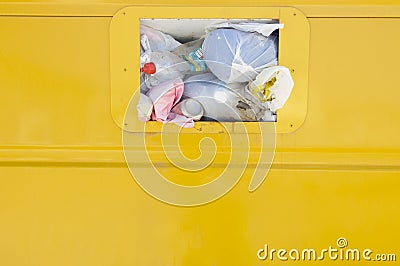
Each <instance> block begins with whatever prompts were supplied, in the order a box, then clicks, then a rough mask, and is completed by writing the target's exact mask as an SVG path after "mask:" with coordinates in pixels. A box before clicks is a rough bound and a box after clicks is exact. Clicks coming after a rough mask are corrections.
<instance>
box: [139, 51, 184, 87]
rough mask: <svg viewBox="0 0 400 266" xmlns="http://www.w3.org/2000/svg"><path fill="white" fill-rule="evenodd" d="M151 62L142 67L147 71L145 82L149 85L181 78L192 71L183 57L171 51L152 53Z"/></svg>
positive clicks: (142, 69)
mask: <svg viewBox="0 0 400 266" xmlns="http://www.w3.org/2000/svg"><path fill="white" fill-rule="evenodd" d="M149 59H150V60H149V61H150V62H148V63H145V64H144V65H143V67H142V68H141V69H140V71H141V72H143V73H145V74H146V75H145V82H146V85H147V86H148V87H153V86H156V85H158V84H160V83H162V82H164V81H167V80H171V79H175V78H181V79H183V77H184V76H185V75H186V74H187V73H190V65H189V63H188V62H187V61H185V60H184V59H183V58H181V57H179V56H177V55H175V54H173V53H171V52H169V51H160V52H153V53H151V54H150V58H149Z"/></svg>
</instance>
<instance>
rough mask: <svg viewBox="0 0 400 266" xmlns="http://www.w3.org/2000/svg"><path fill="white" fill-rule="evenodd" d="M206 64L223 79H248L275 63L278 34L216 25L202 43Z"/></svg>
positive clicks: (245, 80)
mask: <svg viewBox="0 0 400 266" xmlns="http://www.w3.org/2000/svg"><path fill="white" fill-rule="evenodd" d="M203 52H204V59H205V61H206V63H207V66H208V68H209V69H210V70H211V72H213V74H214V75H215V76H217V77H218V78H219V79H220V80H222V81H224V82H225V83H228V84H230V83H236V82H249V81H252V80H254V78H255V77H256V76H257V75H258V74H259V73H260V72H261V71H262V70H263V69H265V68H267V67H270V66H275V65H277V63H278V36H277V34H275V33H273V34H271V35H269V36H268V37H265V36H263V35H261V34H259V33H255V32H244V31H240V30H236V29H216V30H213V31H211V32H209V33H208V34H207V36H206V38H205V40H204V43H203Z"/></svg>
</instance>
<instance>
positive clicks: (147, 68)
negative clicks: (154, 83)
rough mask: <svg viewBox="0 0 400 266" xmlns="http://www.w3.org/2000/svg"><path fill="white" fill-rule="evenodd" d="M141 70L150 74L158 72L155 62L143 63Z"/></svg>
mask: <svg viewBox="0 0 400 266" xmlns="http://www.w3.org/2000/svg"><path fill="white" fill-rule="evenodd" d="M140 71H141V72H143V73H145V74H148V75H150V74H154V73H156V65H155V64H154V63H153V62H150V63H146V64H144V65H143V67H142V68H141V69H140Z"/></svg>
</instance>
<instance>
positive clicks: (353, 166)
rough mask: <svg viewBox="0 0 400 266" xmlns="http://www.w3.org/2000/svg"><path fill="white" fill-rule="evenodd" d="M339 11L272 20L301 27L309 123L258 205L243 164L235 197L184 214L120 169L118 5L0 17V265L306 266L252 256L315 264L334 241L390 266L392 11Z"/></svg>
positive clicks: (397, 180)
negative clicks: (113, 65)
mask: <svg viewBox="0 0 400 266" xmlns="http://www.w3.org/2000/svg"><path fill="white" fill-rule="evenodd" d="M184 2H185V1H180V2H179V1H175V2H174V3H175V4H183V3H184ZM211 2H213V4H215V5H218V3H215V2H214V1H201V2H200V1H197V2H192V4H198V5H201V4H209V3H211ZM239 2H240V3H239ZM346 2H347V1H338V2H336V3H335V5H334V6H332V5H330V4H331V1H298V2H295V1H286V2H283V3H282V4H280V5H291V6H295V7H296V8H298V9H300V10H301V11H302V12H303V13H304V14H305V16H306V17H307V18H308V21H309V25H310V54H309V86H308V99H307V101H308V104H307V105H308V107H307V115H306V118H305V121H304V123H303V124H302V125H301V126H300V127H299V128H298V129H297V130H296V131H294V132H292V133H290V134H278V135H277V143H276V145H277V154H276V156H275V159H274V163H273V165H272V169H271V171H270V173H269V175H268V177H267V179H266V181H265V182H264V183H263V184H262V186H261V187H260V188H259V189H258V190H256V191H255V192H253V193H249V192H248V190H247V187H248V183H249V180H250V174H251V172H252V167H254V162H255V159H254V158H253V159H251V160H250V165H249V168H248V169H247V170H246V172H245V174H244V176H243V178H242V179H241V181H240V182H239V184H238V185H237V186H236V187H235V188H234V189H233V190H232V191H231V192H229V193H228V194H227V195H226V196H224V197H223V198H221V199H219V200H217V201H215V202H213V203H211V204H207V205H204V206H200V207H193V208H183V207H175V206H171V205H167V204H164V203H162V202H159V201H157V200H156V199H154V198H152V197H150V196H149V195H148V194H146V193H145V192H144V191H143V190H141V189H140V187H139V186H138V185H137V184H136V183H135V182H134V180H133V179H132V177H131V175H130V173H129V171H128V169H127V167H126V164H125V161H124V156H123V152H122V146H121V145H122V140H121V135H122V133H121V129H120V128H119V127H118V126H117V125H116V124H115V123H114V121H113V118H112V113H111V112H112V111H111V88H110V32H109V27H110V23H111V20H112V16H113V15H114V14H115V13H116V12H117V10H119V9H120V8H122V7H124V6H126V5H128V4H110V5H108V4H95V2H92V3H88V4H85V5H76V4H73V3H71V4H57V3H54V4H50V5H47V4H43V3H42V4H13V3H7V4H4V3H3V4H0V32H1V35H2V38H1V42H0V88H1V97H0V122H1V131H0V236H1V241H0V265H18V266H20V265H21V266H22V265H23V266H25V265H26V266H28V265H29V266H33V265H45V266H47V265H85V266H87V265H95V266H99V265H104V266H108V265H118V266H119V265H140V266H141V265H183V266H186V265H196V266H197V265H218V266H219V265H238V266H241V265H309V264H311V263H310V262H308V261H302V262H293V261H288V262H282V261H279V260H273V261H268V260H267V261H260V260H259V259H258V258H257V251H258V249H260V248H262V247H263V246H264V244H268V245H269V246H270V247H274V248H285V249H287V250H290V249H292V248H298V249H304V248H314V249H323V248H327V247H329V246H330V245H331V246H335V245H336V240H337V239H338V238H339V237H345V238H346V239H347V240H348V242H349V247H351V248H359V249H365V248H369V249H372V250H374V251H376V252H380V253H396V254H397V262H386V263H384V264H385V265H397V263H398V261H399V260H400V251H399V249H398V239H399V238H400V231H399V221H400V207H399V206H400V196H399V187H400V138H399V137H398V135H399V134H398V132H400V120H399V117H400V111H399V104H398V99H399V98H400V89H399V85H398V69H399V67H398V63H399V62H400V53H399V51H398V47H400V37H399V36H400V20H399V17H400V9H399V6H398V5H396V4H398V3H397V1H383V2H378V3H377V2H376V1H352V2H351V3H352V4H353V5H351V6H341V4H345V3H346ZM362 2H363V3H364V5H366V4H374V3H375V4H378V5H377V6H357V4H362ZM137 3H148V1H141V2H140V1H138V2H137ZM154 3H156V2H154ZM229 3H230V4H232V5H239V4H243V5H253V4H254V5H261V3H260V2H257V1H249V2H246V3H243V2H242V1H236V2H235V1H229ZM219 4H220V5H223V6H224V5H228V1H225V2H220V3H219ZM276 4H277V3H273V2H271V3H268V2H265V5H266V6H268V5H276ZM386 4H387V5H386ZM321 5H322V6H321ZM390 5H394V6H390ZM254 137H255V139H254V140H253V141H254V143H256V141H257V135H255V136H254ZM216 139H217V141H218V143H219V146H218V147H220V148H222V149H224V148H226V145H225V142H224V140H223V139H220V140H218V137H216ZM153 144H154V148H155V149H156V148H157V147H156V146H157V145H156V144H157V141H154V142H153ZM192 145H193V138H191V137H190V136H187V137H183V138H182V147H185V149H186V151H185V152H186V153H187V154H188V156H196V155H197V153H198V150H195V151H193V147H192ZM196 147H197V143H196ZM251 149H253V150H257V144H254V145H253V146H252V147H251ZM160 156H161V155H160ZM224 156H225V155H224V154H223V153H221V155H220V158H219V160H220V161H221V162H223V161H224V158H225V157H224ZM140 160H141V158H138V161H140ZM165 171H169V170H168V168H165ZM214 171H218V169H217V167H215V170H214ZM205 179H206V178H205ZM174 180H175V181H176V182H182V181H184V180H182V179H181V178H180V177H176V178H175V179H174ZM201 181H204V180H201ZM193 183H196V181H194V182H193ZM317 263H318V264H321V265H338V264H340V265H342V264H344V265H355V264H359V265H367V264H369V263H368V262H358V263H355V262H353V261H348V262H346V261H343V262H340V261H331V260H328V259H325V260H324V261H319V262H317ZM370 263H371V264H380V263H377V262H375V263H373V262H370ZM382 264H383V263H382Z"/></svg>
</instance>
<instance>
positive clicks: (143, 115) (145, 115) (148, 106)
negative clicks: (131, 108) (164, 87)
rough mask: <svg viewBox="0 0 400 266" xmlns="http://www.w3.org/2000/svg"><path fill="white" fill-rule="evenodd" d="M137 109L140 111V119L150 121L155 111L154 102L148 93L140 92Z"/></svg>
mask: <svg viewBox="0 0 400 266" xmlns="http://www.w3.org/2000/svg"><path fill="white" fill-rule="evenodd" d="M136 109H137V111H138V117H139V121H142V122H146V121H149V120H150V118H151V113H152V111H153V102H152V101H151V99H150V98H149V97H148V96H147V95H145V94H143V93H140V98H139V103H138V105H137V106H136Z"/></svg>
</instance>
